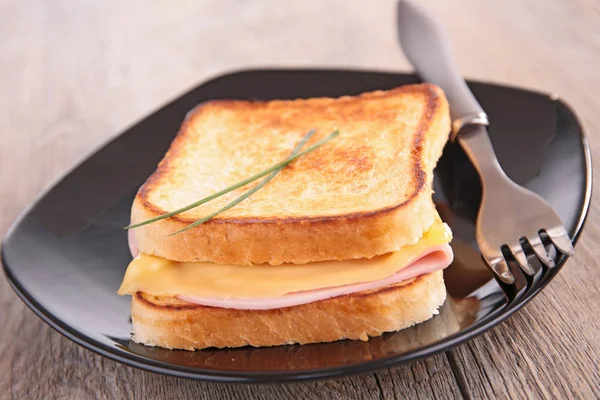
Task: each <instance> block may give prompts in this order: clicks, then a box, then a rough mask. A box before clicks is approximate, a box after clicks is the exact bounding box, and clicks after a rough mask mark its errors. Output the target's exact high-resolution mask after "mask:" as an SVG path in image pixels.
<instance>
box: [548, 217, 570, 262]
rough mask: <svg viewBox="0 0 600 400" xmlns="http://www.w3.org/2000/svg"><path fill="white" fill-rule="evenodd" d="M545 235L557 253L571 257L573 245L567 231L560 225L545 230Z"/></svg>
mask: <svg viewBox="0 0 600 400" xmlns="http://www.w3.org/2000/svg"><path fill="white" fill-rule="evenodd" d="M546 233H547V234H548V237H549V238H550V240H551V241H552V243H553V244H554V246H556V248H557V249H558V251H560V252H561V253H563V254H566V255H568V256H572V255H573V253H574V252H575V249H574V248H573V243H572V242H571V239H570V238H569V234H568V233H567V230H566V229H565V228H564V227H563V226H562V225H559V226H555V227H553V228H551V229H546Z"/></svg>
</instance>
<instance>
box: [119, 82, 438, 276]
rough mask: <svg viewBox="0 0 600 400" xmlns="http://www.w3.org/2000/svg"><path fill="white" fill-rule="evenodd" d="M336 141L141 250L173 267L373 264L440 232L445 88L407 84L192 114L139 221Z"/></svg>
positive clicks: (151, 229) (139, 209)
mask: <svg viewBox="0 0 600 400" xmlns="http://www.w3.org/2000/svg"><path fill="white" fill-rule="evenodd" d="M313 128H314V129H316V130H317V133H316V134H315V135H314V136H313V138H312V139H311V141H310V142H309V145H310V144H311V143H314V142H315V141H317V140H319V139H321V138H323V137H324V136H326V135H328V134H329V133H331V132H332V131H334V130H336V129H337V130H339V132H340V135H339V136H338V137H337V138H335V139H334V140H332V141H330V142H328V143H327V144H325V145H324V146H322V147H320V148H319V149H317V150H316V151H314V152H311V153H309V154H307V155H305V156H303V157H301V158H299V159H298V160H296V161H294V162H293V163H292V164H291V165H290V166H288V167H287V168H285V169H284V170H283V171H282V172H281V173H280V174H279V175H278V176H277V177H276V178H275V179H273V180H272V181H271V182H270V183H269V184H267V185H266V186H265V187H264V188H262V189H261V190H259V191H258V192H256V193H255V194H254V195H252V196H251V197H250V198H248V199H246V200H245V201H243V202H242V203H240V204H238V205H237V206H235V207H233V208H231V209H230V210H228V211H226V212H223V213H221V214H219V215H217V216H216V217H215V218H213V219H212V220H210V221H208V222H206V223H204V224H202V225H200V226H198V227H196V228H193V229H190V230H188V231H186V232H184V233H181V234H178V235H174V236H167V235H168V234H169V233H172V232H174V231H176V230H179V229H181V228H184V227H185V226H187V225H188V224H190V223H192V222H194V221H196V220H197V219H200V218H202V217H204V216H206V215H207V214H209V213H211V212H214V211H216V210H218V209H219V208H221V207H223V206H224V205H225V204H227V203H228V202H230V201H232V200H233V199H235V198H236V197H238V196H239V195H240V194H242V193H243V192H244V191H245V190H247V189H248V188H249V187H252V186H253V185H254V184H255V183H254V184H250V185H248V186H247V187H244V188H242V189H239V190H236V191H234V192H232V193H229V194H228V195H225V196H222V197H220V198H218V199H216V200H213V201H211V202H209V203H206V204H204V205H202V206H200V207H197V208H195V209H192V210H190V211H187V212H185V213H183V214H179V215H176V216H174V217H171V218H168V219H165V220H162V221H159V222H155V223H153V224H149V225H146V226H143V227H140V228H136V229H135V237H136V240H137V243H138V246H139V250H140V251H141V252H144V253H148V254H152V255H157V256H161V257H165V258H168V259H171V260H176V261H209V262H215V263H220V264H238V265H245V264H249V263H270V264H274V265H277V264H281V263H287V262H289V263H298V264H302V263H307V262H311V261H322V260H343V259H351V258H362V257H373V256H375V255H378V254H383V253H387V252H391V251H395V250H398V249H399V248H400V247H402V246H404V245H407V244H411V243H415V242H416V241H418V240H419V238H420V237H421V235H422V234H423V232H424V231H426V230H427V229H428V228H429V226H430V225H431V224H432V223H433V221H434V217H435V214H436V213H435V207H434V205H433V202H432V200H431V194H432V190H431V181H432V171H433V168H434V167H435V164H436V162H437V160H438V158H439V156H440V155H441V152H442V149H443V147H444V144H445V143H446V141H447V139H448V134H449V131H450V120H449V114H448V104H447V101H446V98H445V97H444V94H443V93H442V91H441V89H439V88H438V87H436V86H434V85H430V84H421V85H409V86H403V87H399V88H397V89H393V90H389V91H377V92H372V93H365V94H362V95H359V96H354V97H349V96H347V97H341V98H337V99H333V98H313V99H307V100H300V99H299V100H293V101H286V100H274V101H267V102H250V101H235V100H225V101H212V102H208V103H204V104H202V105H200V106H198V107H197V108H196V109H195V110H193V111H192V112H191V113H190V115H189V116H188V117H187V119H186V120H185V122H184V123H183V126H182V127H181V130H180V131H179V134H178V135H177V137H176V139H175V140H174V142H173V144H172V145H171V148H170V149H169V151H168V153H167V154H166V156H165V157H164V159H163V160H162V161H161V162H160V164H159V166H158V169H157V170H156V172H155V173H154V174H152V176H150V178H149V179H148V180H147V181H146V183H145V184H144V185H143V186H142V187H141V188H140V190H139V192H138V194H137V196H136V198H135V201H134V204H133V208H132V213H131V220H132V223H138V222H141V221H144V220H147V219H150V218H153V217H156V216H158V215H161V214H164V213H167V212H169V211H173V210H175V209H177V208H180V207H183V206H185V205H188V204H190V203H192V202H194V201H197V200H199V199H201V198H203V197H206V196H208V195H210V194H213V193H215V192H217V191H219V190H221V189H224V188H226V187H228V186H230V185H233V184H235V183H237V182H239V181H241V180H243V179H245V178H248V177H249V176H252V175H254V174H256V173H257V172H260V171H262V170H264V169H266V168H268V167H270V166H271V165H273V164H275V163H277V162H279V161H281V160H283V159H285V158H286V157H287V156H288V155H289V154H290V152H291V150H292V148H293V147H294V146H295V145H296V143H298V141H299V140H300V139H301V138H302V137H303V136H304V135H305V134H306V133H307V131H309V130H310V129H313Z"/></svg>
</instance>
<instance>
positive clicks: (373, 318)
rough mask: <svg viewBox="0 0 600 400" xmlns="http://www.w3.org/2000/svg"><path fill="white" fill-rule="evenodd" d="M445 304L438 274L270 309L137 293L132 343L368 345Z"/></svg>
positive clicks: (172, 346)
mask: <svg viewBox="0 0 600 400" xmlns="http://www.w3.org/2000/svg"><path fill="white" fill-rule="evenodd" d="M445 299H446V289H445V286H444V280H443V272H442V271H438V272H434V273H431V274H427V275H422V276H420V277H417V278H414V279H412V280H410V281H407V282H403V283H400V284H396V285H390V286H388V287H385V288H381V289H377V290H371V291H366V292H361V293H355V294H350V295H346V296H340V297H336V298H332V299H328V300H322V301H318V302H314V303H309V304H304V305H300V306H296V307H288V308H282V309H274V310H234V309H224V308H215V307H205V306H200V305H196V304H192V303H188V302H185V301H182V300H178V299H176V298H173V297H161V298H158V297H154V296H150V295H147V294H144V293H137V294H136V295H134V296H133V298H132V303H131V316H132V320H133V340H134V341H135V342H138V343H143V344H146V345H150V346H160V347H164V348H169V349H186V350H193V349H202V348H207V347H219V348H223V347H241V346H246V345H250V346H256V347H260V346H277V345H282V344H292V343H300V344H306V343H319V342H331V341H336V340H341V339H361V340H366V339H367V338H368V337H373V336H379V335H381V334H382V333H384V332H390V331H396V330H400V329H404V328H407V327H409V326H412V325H414V324H417V323H420V322H423V321H426V320H428V319H430V318H431V317H432V316H433V315H434V314H435V313H436V312H437V311H436V310H437V309H438V308H439V307H440V306H441V305H442V304H443V303H444V301H445Z"/></svg>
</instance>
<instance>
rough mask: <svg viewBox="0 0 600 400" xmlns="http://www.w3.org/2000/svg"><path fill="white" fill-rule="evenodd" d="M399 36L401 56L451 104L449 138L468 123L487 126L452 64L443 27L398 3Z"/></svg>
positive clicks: (403, 0) (411, 6) (405, 3)
mask: <svg viewBox="0 0 600 400" xmlns="http://www.w3.org/2000/svg"><path fill="white" fill-rule="evenodd" d="M398 35H399V39H400V44H401V46H402V49H403V50H404V54H405V55H406V57H407V58H408V60H409V61H410V62H411V64H412V65H413V66H414V67H415V69H416V70H417V73H418V74H419V75H420V76H421V77H422V78H423V80H424V81H427V82H431V83H435V84H436V85H438V86H440V87H441V88H442V89H443V90H444V93H445V94H446V96H447V97H448V103H449V104H450V117H451V118H452V136H451V140H455V139H456V136H457V135H458V133H459V132H460V130H461V129H462V128H463V127H464V126H466V125H469V124H480V125H487V124H488V118H487V115H486V113H485V112H484V111H483V108H481V106H480V105H479V103H478V102H477V99H475V96H473V93H471V91H470V90H469V87H468V86H467V84H466V82H465V80H464V79H463V77H462V76H461V74H460V73H459V71H458V68H457V67H456V64H455V63H454V59H453V57H452V52H451V49H450V42H449V41H448V39H447V36H446V34H445V32H444V29H443V27H442V25H441V24H440V23H439V22H438V21H436V19H435V18H434V17H433V16H432V15H431V14H430V13H429V12H428V11H427V10H426V9H425V8H424V7H422V6H421V5H419V4H417V3H416V2H412V1H409V0H400V1H399V3H398Z"/></svg>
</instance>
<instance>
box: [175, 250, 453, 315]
mask: <svg viewBox="0 0 600 400" xmlns="http://www.w3.org/2000/svg"><path fill="white" fill-rule="evenodd" d="M453 258H454V255H453V253H452V249H451V248H450V245H448V244H444V245H441V246H435V247H432V248H430V249H428V250H427V251H425V252H423V253H422V254H421V255H420V256H419V258H418V259H417V260H416V261H414V262H413V263H412V264H410V265H408V266H407V267H405V268H403V269H401V270H400V271H398V272H396V273H395V274H394V275H391V276H389V277H387V278H384V279H379V280H375V281H371V282H361V283H355V284H351V285H344V286H335V287H329V288H323V289H318V290H309V291H303V292H296V293H289V294H286V295H284V296H279V297H271V298H262V299H260V298H252V299H248V298H230V299H217V298H205V297H189V296H177V297H178V298H179V299H181V300H185V301H188V302H190V303H195V304H199V305H203V306H209V307H219V308H233V309H238V310H271V309H275V308H284V307H294V306H299V305H301V304H307V303H312V302H315V301H321V300H326V299H330V298H332V297H338V296H343V295H347V294H352V293H357V292H364V291H366V290H373V289H379V288H382V287H384V286H389V285H394V284H397V283H400V282H402V281H405V280H408V279H412V278H415V277H417V276H419V275H424V274H428V273H431V272H435V271H439V270H442V269H444V268H446V267H447V266H448V265H450V263H451V262H452V260H453ZM299 268H301V267H299Z"/></svg>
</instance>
